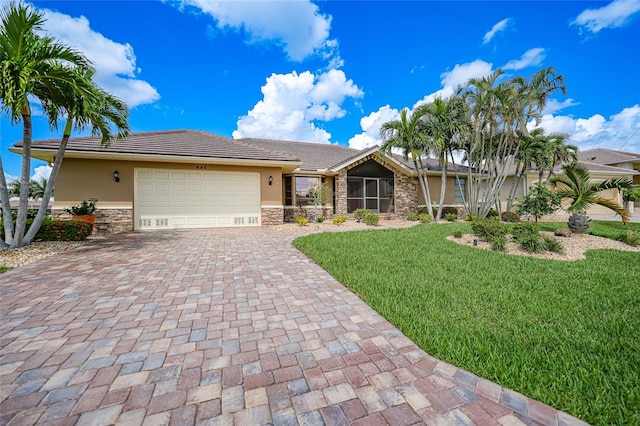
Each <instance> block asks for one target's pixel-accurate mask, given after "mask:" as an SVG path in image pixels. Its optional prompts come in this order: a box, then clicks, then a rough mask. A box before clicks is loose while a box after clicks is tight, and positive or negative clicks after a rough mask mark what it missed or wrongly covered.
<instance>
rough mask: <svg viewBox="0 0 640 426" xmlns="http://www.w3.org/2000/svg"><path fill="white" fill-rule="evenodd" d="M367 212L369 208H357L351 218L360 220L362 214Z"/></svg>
mask: <svg viewBox="0 0 640 426" xmlns="http://www.w3.org/2000/svg"><path fill="white" fill-rule="evenodd" d="M367 213H369V210H367V209H357V210H354V211H353V218H354V219H355V220H356V221H357V222H361V221H362V219H363V218H364V216H365V215H366V214H367Z"/></svg>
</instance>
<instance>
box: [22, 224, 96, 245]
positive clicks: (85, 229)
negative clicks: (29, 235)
mask: <svg viewBox="0 0 640 426" xmlns="http://www.w3.org/2000/svg"><path fill="white" fill-rule="evenodd" d="M91 231H93V227H92V226H91V224H90V223H86V222H83V221H81V220H51V219H47V220H44V221H42V225H41V226H40V229H39V230H38V233H37V234H36V236H35V238H34V239H35V240H42V241H84V240H86V239H87V237H88V236H89V235H91Z"/></svg>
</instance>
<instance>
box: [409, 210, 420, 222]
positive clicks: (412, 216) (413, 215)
mask: <svg viewBox="0 0 640 426" xmlns="http://www.w3.org/2000/svg"><path fill="white" fill-rule="evenodd" d="M407 220H411V221H413V222H415V221H416V220H418V215H417V214H416V213H414V212H411V213H409V214H408V215H407Z"/></svg>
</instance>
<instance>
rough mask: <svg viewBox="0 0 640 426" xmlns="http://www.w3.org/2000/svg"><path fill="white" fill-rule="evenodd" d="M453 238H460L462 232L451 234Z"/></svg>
mask: <svg viewBox="0 0 640 426" xmlns="http://www.w3.org/2000/svg"><path fill="white" fill-rule="evenodd" d="M453 236H454V237H456V238H462V231H455V232H454V233H453Z"/></svg>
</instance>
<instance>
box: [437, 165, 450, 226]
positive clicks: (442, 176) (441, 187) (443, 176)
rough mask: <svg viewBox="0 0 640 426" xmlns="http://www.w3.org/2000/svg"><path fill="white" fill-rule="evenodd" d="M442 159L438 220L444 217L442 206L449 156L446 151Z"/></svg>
mask: <svg viewBox="0 0 640 426" xmlns="http://www.w3.org/2000/svg"><path fill="white" fill-rule="evenodd" d="M442 157H443V158H442V161H441V166H442V175H441V177H440V179H441V181H440V204H439V205H438V214H437V217H436V222H437V221H439V220H440V218H441V217H442V208H443V206H444V194H445V191H446V190H447V158H446V153H443V155H442Z"/></svg>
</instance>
